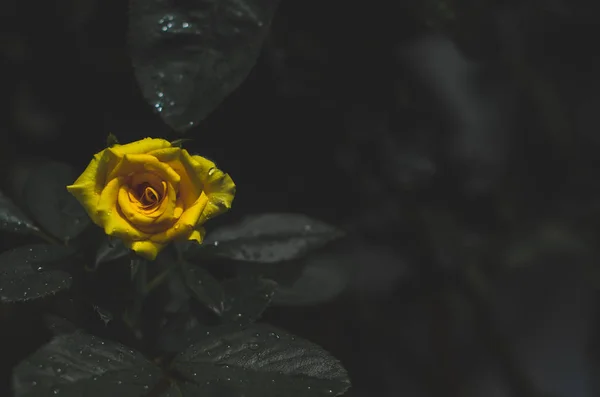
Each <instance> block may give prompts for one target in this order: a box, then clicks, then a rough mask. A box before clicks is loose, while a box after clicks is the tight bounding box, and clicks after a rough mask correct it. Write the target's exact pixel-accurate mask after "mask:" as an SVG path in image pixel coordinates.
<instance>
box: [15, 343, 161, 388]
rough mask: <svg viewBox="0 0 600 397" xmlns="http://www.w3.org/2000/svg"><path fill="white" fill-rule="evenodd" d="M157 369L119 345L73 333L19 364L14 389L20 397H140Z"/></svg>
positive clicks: (151, 383) (156, 377) (152, 383)
mask: <svg viewBox="0 0 600 397" xmlns="http://www.w3.org/2000/svg"><path fill="white" fill-rule="evenodd" d="M161 374H162V373H161V370H160V368H158V367H157V366H156V365H154V364H153V363H151V362H150V361H148V360H147V359H146V358H145V357H144V356H143V355H142V354H140V353H138V352H136V351H134V350H131V349H129V348H127V347H126V346H123V345H121V344H118V343H114V342H110V341H105V340H102V339H100V338H97V337H95V336H92V335H87V334H83V333H80V332H76V333H73V334H66V335H60V336H58V337H55V338H54V339H52V340H51V341H50V342H49V343H47V344H46V345H44V346H42V347H41V348H40V349H39V350H38V351H36V352H35V353H33V354H32V355H31V356H29V357H28V358H26V359H25V360H23V361H22V362H21V363H19V364H18V365H17V366H16V368H15V369H14V371H13V388H14V391H15V396H16V397H21V396H53V395H59V396H66V397H71V396H86V397H96V396H97V397H105V396H131V397H134V396H143V395H146V394H147V393H148V392H149V391H150V390H151V389H152V388H153V387H154V386H155V385H156V383H157V382H158V381H159V380H160V378H161Z"/></svg>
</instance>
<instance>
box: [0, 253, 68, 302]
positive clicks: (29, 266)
mask: <svg viewBox="0 0 600 397" xmlns="http://www.w3.org/2000/svg"><path fill="white" fill-rule="evenodd" d="M71 254H72V251H71V250H69V249H67V248H65V247H61V246H54V245H47V244H34V245H27V246H23V247H18V248H15V249H12V250H10V251H6V252H4V253H2V254H0V301H2V302H19V301H28V300H32V299H38V298H43V297H45V296H47V295H52V294H56V293H57V292H59V291H61V290H64V289H66V288H69V287H70V286H71V276H70V275H69V274H68V273H66V272H65V271H63V270H60V269H57V268H54V266H57V265H65V263H68V262H67V261H69V260H70V258H69V256H70V255H71Z"/></svg>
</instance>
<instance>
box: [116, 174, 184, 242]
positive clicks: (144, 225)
mask: <svg viewBox="0 0 600 397" xmlns="http://www.w3.org/2000/svg"><path fill="white" fill-rule="evenodd" d="M169 185H170V184H169ZM130 189H131V188H130V187H129V186H122V187H121V188H120V189H119V193H118V199H117V202H118V204H119V209H120V210H121V213H122V214H123V215H124V216H125V218H126V219H127V221H129V223H130V224H131V225H132V226H133V227H135V228H136V229H138V230H140V231H142V232H144V233H153V232H156V231H161V230H164V229H167V228H169V227H171V225H172V224H173V223H175V221H176V220H177V219H176V218H175V211H176V208H177V206H176V203H177V197H176V192H175V189H174V188H173V186H172V185H171V186H169V187H167V197H164V198H163V200H162V201H161V203H160V205H159V206H158V208H157V209H156V210H155V211H153V212H152V213H149V214H148V213H145V211H144V210H143V209H141V208H140V207H139V205H138V204H136V202H132V201H131V199H130V196H131V194H130Z"/></svg>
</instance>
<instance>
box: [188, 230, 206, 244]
mask: <svg viewBox="0 0 600 397" xmlns="http://www.w3.org/2000/svg"><path fill="white" fill-rule="evenodd" d="M205 235H206V230H205V229H204V228H203V227H199V228H198V229H195V230H194V231H192V233H190V235H189V237H188V238H187V239H188V240H194V241H197V242H198V243H199V244H201V243H202V241H203V240H204V236H205Z"/></svg>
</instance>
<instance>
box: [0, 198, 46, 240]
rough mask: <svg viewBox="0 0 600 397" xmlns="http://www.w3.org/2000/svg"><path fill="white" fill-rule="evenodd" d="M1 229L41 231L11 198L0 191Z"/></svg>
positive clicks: (22, 231)
mask: <svg viewBox="0 0 600 397" xmlns="http://www.w3.org/2000/svg"><path fill="white" fill-rule="evenodd" d="M0 231H7V232H11V233H19V234H33V233H37V232H39V229H38V227H37V226H35V225H34V224H33V221H31V220H30V219H29V218H28V217H27V216H26V215H25V214H24V213H23V211H21V210H20V209H19V208H18V207H17V206H16V205H15V204H14V203H13V202H12V200H11V199H9V198H8V197H7V196H6V195H5V194H4V193H2V192H0Z"/></svg>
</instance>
